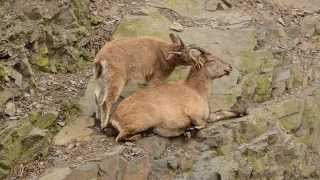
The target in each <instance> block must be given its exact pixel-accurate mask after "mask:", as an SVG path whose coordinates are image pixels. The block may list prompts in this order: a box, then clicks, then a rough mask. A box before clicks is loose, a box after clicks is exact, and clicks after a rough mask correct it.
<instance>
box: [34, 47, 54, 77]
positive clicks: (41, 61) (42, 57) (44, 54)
mask: <svg viewBox="0 0 320 180" xmlns="http://www.w3.org/2000/svg"><path fill="white" fill-rule="evenodd" d="M48 51H49V50H48V47H47V46H46V44H41V45H39V48H38V52H37V55H36V58H35V60H34V61H33V64H34V65H35V66H36V67H37V68H38V69H39V70H41V71H44V72H50V62H49V56H48V53H49V52H48Z"/></svg>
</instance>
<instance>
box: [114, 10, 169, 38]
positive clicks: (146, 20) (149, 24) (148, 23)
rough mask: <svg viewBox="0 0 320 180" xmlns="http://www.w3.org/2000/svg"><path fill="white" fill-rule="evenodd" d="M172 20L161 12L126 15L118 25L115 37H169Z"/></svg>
mask: <svg viewBox="0 0 320 180" xmlns="http://www.w3.org/2000/svg"><path fill="white" fill-rule="evenodd" d="M170 24H171V22H170V21H169V20H168V19H166V18H165V17H163V16H161V15H160V14H159V13H154V14H150V15H149V16H136V17H126V18H125V19H123V20H122V22H121V24H120V25H119V26H118V28H117V30H116V32H115V34H114V35H113V37H114V38H115V39H117V38H121V37H136V36H155V37H159V38H162V39H169V37H168V33H169V30H168V29H169V27H170Z"/></svg>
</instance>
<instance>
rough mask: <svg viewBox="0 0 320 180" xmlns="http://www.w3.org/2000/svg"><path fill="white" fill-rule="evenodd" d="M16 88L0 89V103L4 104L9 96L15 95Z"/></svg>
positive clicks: (16, 93)
mask: <svg viewBox="0 0 320 180" xmlns="http://www.w3.org/2000/svg"><path fill="white" fill-rule="evenodd" d="M17 95H18V90H17V89H4V90H2V91H0V104H1V105H2V104H5V103H6V102H7V101H8V100H9V99H10V98H12V97H14V96H17Z"/></svg>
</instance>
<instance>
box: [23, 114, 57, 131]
mask: <svg viewBox="0 0 320 180" xmlns="http://www.w3.org/2000/svg"><path fill="white" fill-rule="evenodd" d="M56 119H57V114H53V113H45V114H43V113H41V112H31V113H30V114H29V120H30V122H31V123H32V125H33V126H34V127H37V128H40V129H46V128H48V127H50V126H51V125H52V124H54V122H55V121H56Z"/></svg>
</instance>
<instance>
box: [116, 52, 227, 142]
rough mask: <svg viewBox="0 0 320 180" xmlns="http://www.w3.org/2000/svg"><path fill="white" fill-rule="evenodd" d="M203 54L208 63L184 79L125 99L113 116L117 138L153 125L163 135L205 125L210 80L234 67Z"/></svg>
mask: <svg viewBox="0 0 320 180" xmlns="http://www.w3.org/2000/svg"><path fill="white" fill-rule="evenodd" d="M200 57H201V58H204V59H206V63H205V65H204V66H202V67H201V68H200V69H197V66H196V65H194V66H193V67H192V68H191V70H190V72H189V75H188V77H187V79H186V80H185V81H178V82H174V83H167V84H163V85H160V86H157V87H148V88H145V89H143V90H140V91H138V92H135V93H134V94H133V95H131V96H129V97H128V98H126V99H125V100H123V101H122V102H121V103H120V104H119V106H118V107H117V109H116V111H115V112H114V114H113V115H112V117H111V124H112V125H113V127H114V128H116V129H117V130H118V131H119V134H118V136H117V138H116V141H121V140H124V139H126V138H128V137H129V136H132V135H134V134H137V133H140V132H143V131H146V130H148V129H151V128H152V129H153V131H154V132H155V133H157V134H159V135H161V136H164V137H174V136H179V135H181V134H182V133H184V131H185V129H186V128H188V127H190V126H191V125H195V127H196V128H197V129H201V128H204V127H205V126H206V120H207V119H208V118H209V105H208V98H209V94H210V92H211V86H212V85H211V81H212V79H216V78H219V77H222V76H224V75H226V74H229V72H230V71H231V70H232V68H231V66H230V65H229V64H226V63H224V62H223V61H221V60H219V59H218V58H216V57H214V56H212V55H211V54H209V53H205V54H204V53H202V54H201V55H200V56H199V58H200Z"/></svg>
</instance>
